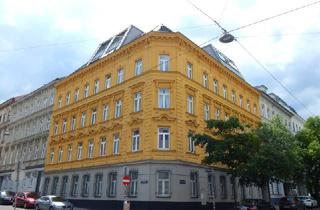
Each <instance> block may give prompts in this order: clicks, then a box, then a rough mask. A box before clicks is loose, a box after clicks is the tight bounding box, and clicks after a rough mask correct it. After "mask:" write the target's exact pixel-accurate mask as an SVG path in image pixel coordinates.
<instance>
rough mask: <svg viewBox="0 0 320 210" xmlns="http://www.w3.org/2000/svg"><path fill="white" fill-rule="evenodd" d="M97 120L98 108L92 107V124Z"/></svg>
mask: <svg viewBox="0 0 320 210" xmlns="http://www.w3.org/2000/svg"><path fill="white" fill-rule="evenodd" d="M96 122H97V109H92V111H91V125H94V124H96Z"/></svg>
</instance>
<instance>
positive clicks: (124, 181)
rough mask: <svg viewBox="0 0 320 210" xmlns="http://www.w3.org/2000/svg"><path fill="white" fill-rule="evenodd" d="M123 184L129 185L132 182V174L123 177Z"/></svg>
mask: <svg viewBox="0 0 320 210" xmlns="http://www.w3.org/2000/svg"><path fill="white" fill-rule="evenodd" d="M122 184H123V185H124V186H128V185H129V184H130V176H124V177H123V178H122Z"/></svg>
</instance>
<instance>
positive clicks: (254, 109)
mask: <svg viewBox="0 0 320 210" xmlns="http://www.w3.org/2000/svg"><path fill="white" fill-rule="evenodd" d="M256 112H257V105H256V104H253V113H256Z"/></svg>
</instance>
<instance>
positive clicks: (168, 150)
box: [152, 149, 177, 152]
mask: <svg viewBox="0 0 320 210" xmlns="http://www.w3.org/2000/svg"><path fill="white" fill-rule="evenodd" d="M176 151H177V150H172V149H153V150H152V152H176Z"/></svg>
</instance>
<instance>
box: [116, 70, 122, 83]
mask: <svg viewBox="0 0 320 210" xmlns="http://www.w3.org/2000/svg"><path fill="white" fill-rule="evenodd" d="M123 81H124V70H123V68H121V69H119V70H118V72H117V84H121V83H123Z"/></svg>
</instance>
